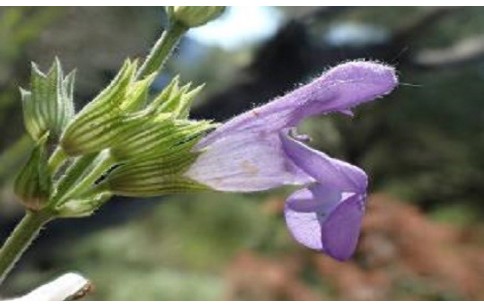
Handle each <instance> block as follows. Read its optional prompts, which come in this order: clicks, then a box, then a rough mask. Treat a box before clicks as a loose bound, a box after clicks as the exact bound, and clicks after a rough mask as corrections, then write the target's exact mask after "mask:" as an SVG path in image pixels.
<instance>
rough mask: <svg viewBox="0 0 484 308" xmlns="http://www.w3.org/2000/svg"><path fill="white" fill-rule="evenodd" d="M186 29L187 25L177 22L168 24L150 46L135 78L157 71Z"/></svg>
mask: <svg viewBox="0 0 484 308" xmlns="http://www.w3.org/2000/svg"><path fill="white" fill-rule="evenodd" d="M187 30H188V28H187V27H185V26H183V25H181V24H179V23H172V24H170V25H169V26H168V28H167V29H166V30H165V31H164V32H163V34H162V35H161V37H160V38H159V39H158V41H157V42H156V43H155V45H154V46H153V47H152V48H151V51H150V54H149V55H148V56H147V57H146V60H145V62H144V63H143V65H142V66H141V67H140V69H139V71H138V72H137V74H136V79H143V78H145V77H147V76H148V75H151V74H153V73H155V72H158V71H159V70H160V69H161V68H162V66H163V64H164V63H165V61H166V59H167V58H168V57H169V56H170V54H171V53H172V51H173V49H174V48H175V46H176V44H178V41H179V40H180V38H181V37H182V36H183V34H185V32H187Z"/></svg>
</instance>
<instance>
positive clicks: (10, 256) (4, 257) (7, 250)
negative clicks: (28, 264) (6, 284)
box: [0, 211, 54, 284]
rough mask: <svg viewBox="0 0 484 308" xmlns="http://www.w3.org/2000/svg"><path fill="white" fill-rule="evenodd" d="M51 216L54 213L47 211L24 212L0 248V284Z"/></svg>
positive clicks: (52, 216)
mask: <svg viewBox="0 0 484 308" xmlns="http://www.w3.org/2000/svg"><path fill="white" fill-rule="evenodd" d="M53 218H54V215H53V214H52V213H50V212H48V211H38V212H31V211H28V212H27V213H26V214H25V216H24V217H23V218H22V220H21V221H20V223H19V224H18V225H17V226H16V227H15V229H14V230H13V232H12V233H11V234H10V236H9V238H8V239H7V240H6V241H5V244H4V245H3V247H2V249H1V250H0V284H1V283H2V282H3V280H4V279H5V278H6V277H7V275H8V273H9V272H10V271H11V270H12V268H13V266H14V265H15V263H17V261H18V259H19V258H20V257H21V256H22V254H23V253H24V251H25V250H26V249H27V248H28V247H29V246H30V244H31V243H32V241H33V240H34V239H35V238H36V237H37V235H38V234H39V231H40V229H41V228H42V226H43V225H44V224H46V223H47V222H49V221H50V220H51V219H53Z"/></svg>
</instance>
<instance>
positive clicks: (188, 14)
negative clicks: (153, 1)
mask: <svg viewBox="0 0 484 308" xmlns="http://www.w3.org/2000/svg"><path fill="white" fill-rule="evenodd" d="M224 10H225V7H224V6H167V7H165V11H166V13H167V14H168V16H169V17H170V19H171V20H172V21H173V22H177V23H180V24H182V25H184V26H186V27H188V28H194V27H199V26H202V25H204V24H206V23H208V22H210V21H212V20H214V19H216V18H217V17H219V16H220V15H221V14H222V13H223V12H224Z"/></svg>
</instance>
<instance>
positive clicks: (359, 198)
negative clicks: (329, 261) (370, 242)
mask: <svg viewBox="0 0 484 308" xmlns="http://www.w3.org/2000/svg"><path fill="white" fill-rule="evenodd" d="M364 202H365V197H364V195H359V194H351V195H350V196H345V194H342V193H340V192H339V191H338V190H332V191H331V188H329V189H328V188H327V187H324V186H322V185H319V184H315V185H312V186H310V187H308V188H304V189H301V190H298V191H296V192H295V193H294V194H292V195H291V196H290V197H289V198H288V200H287V202H286V207H285V210H284V215H285V218H286V224H287V226H288V228H289V231H290V232H291V234H292V236H293V237H294V238H295V239H296V241H298V242H299V243H301V244H302V245H304V246H306V247H308V248H311V249H315V250H319V251H324V252H326V253H327V254H328V255H330V256H331V257H333V258H335V259H337V260H340V261H343V260H347V259H348V258H350V257H351V255H352V254H353V253H354V251H355V249H356V244H357V242H358V237H359V234H360V228H361V220H362V218H363V214H364Z"/></svg>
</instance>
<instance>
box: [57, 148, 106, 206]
mask: <svg viewBox="0 0 484 308" xmlns="http://www.w3.org/2000/svg"><path fill="white" fill-rule="evenodd" d="M93 163H94V164H95V166H94V167H93V168H92V169H91V171H89V173H88V174H86V175H85V176H84V177H83V179H82V180H81V181H80V182H79V183H77V184H76V185H75V186H74V187H73V188H72V189H70V190H69V191H67V192H66V193H65V194H63V195H62V197H61V198H60V200H59V201H58V202H56V203H57V204H61V203H63V202H65V201H67V200H69V199H71V198H73V197H78V196H80V195H82V194H83V193H85V192H86V191H88V190H89V189H91V188H92V187H93V185H94V183H95V182H96V181H97V180H98V179H99V178H100V177H101V176H102V175H103V174H104V173H105V172H106V171H108V170H109V169H110V168H111V167H112V166H113V164H114V160H113V158H112V156H111V155H110V154H109V152H102V153H100V154H99V156H98V157H96V159H94V161H93Z"/></svg>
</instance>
